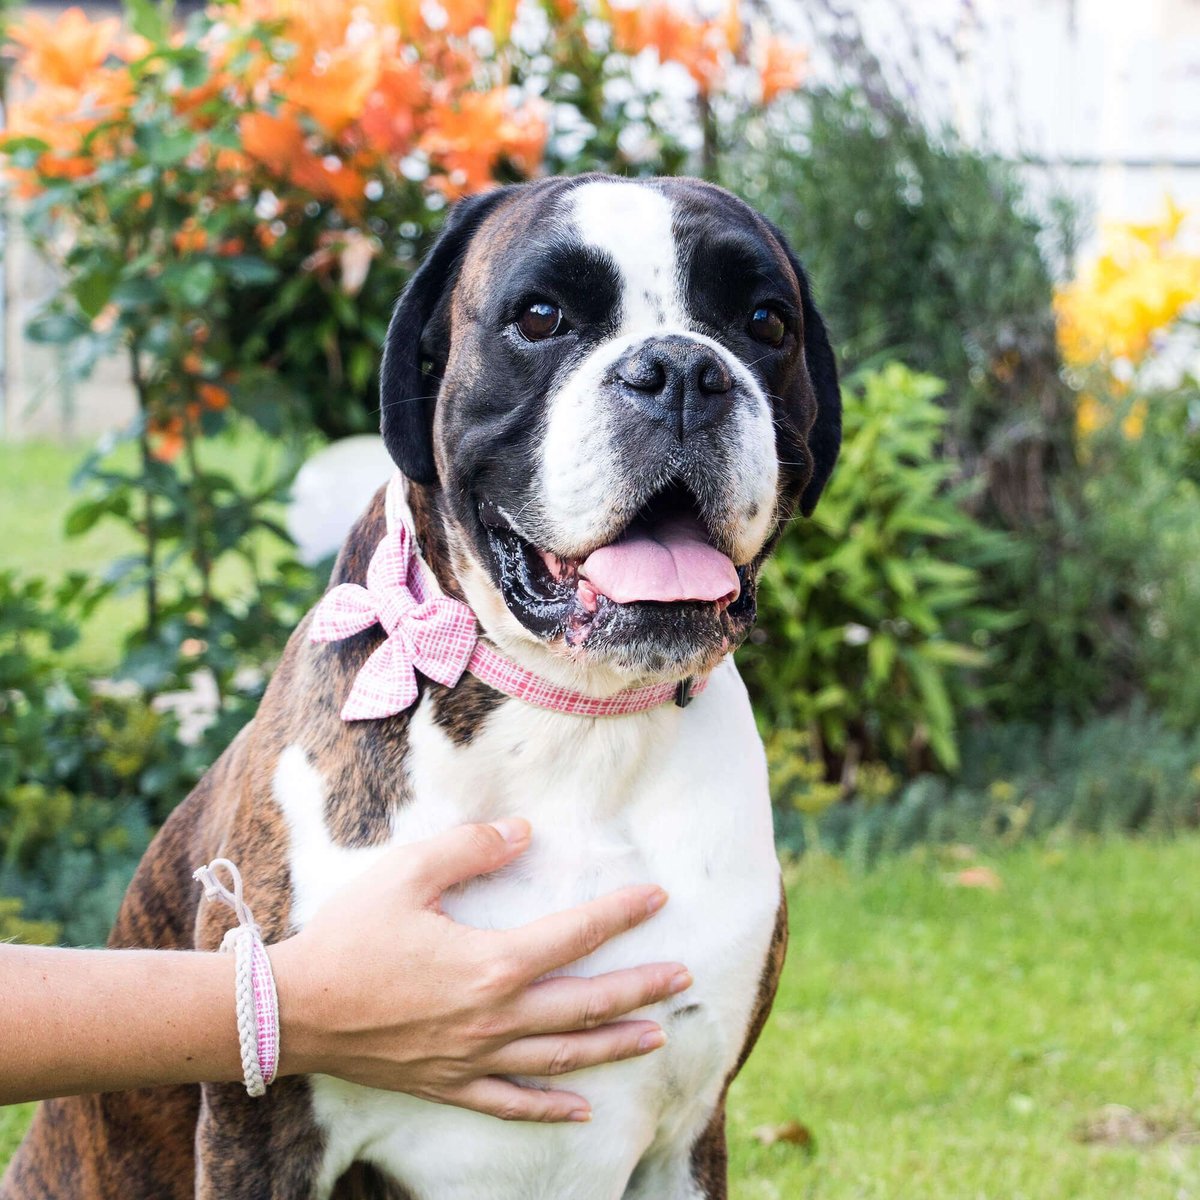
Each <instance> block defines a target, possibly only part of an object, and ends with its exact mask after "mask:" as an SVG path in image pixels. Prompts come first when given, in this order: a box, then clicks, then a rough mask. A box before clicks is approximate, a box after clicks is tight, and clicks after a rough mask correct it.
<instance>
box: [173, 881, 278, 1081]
mask: <svg viewBox="0 0 1200 1200" xmlns="http://www.w3.org/2000/svg"><path fill="white" fill-rule="evenodd" d="M218 867H224V868H225V869H226V870H227V871H228V872H229V877H230V879H231V880H232V881H233V890H232V891H230V890H229V888H227V887H226V886H225V885H224V884H223V883H222V882H221V881H220V880H219V879H218V878H217V875H216V871H217V868H218ZM192 878H193V879H195V880H196V881H197V882H198V883H200V884H202V885H203V887H204V898H205V899H206V900H220V901H221V902H222V903H223V904H227V905H228V906H229V907H230V908H232V909H233V911H234V912H235V913H237V919H238V923H237V924H236V925H235V926H234V927H233V928H232V929H230V930H229V932H228V933H226V934H225V937H224V938H223V939H222V941H221V949H222V950H230V949H232V950H233V951H234V953H235V954H236V956H237V963H236V968H235V970H236V975H235V979H236V983H235V989H236V991H235V995H236V1000H237V1027H238V1044H239V1045H240V1047H241V1052H242V1071H243V1073H244V1077H245V1082H246V1091H247V1092H249V1093H250V1095H251V1096H261V1095H263V1094H264V1093H265V1092H266V1090H267V1085H268V1084H269V1083H271V1082H272V1081H273V1080H274V1079H275V1071H276V1069H277V1068H278V1066H279V997H278V995H277V993H276V991H275V976H274V975H273V974H272V973H271V960H270V959H269V958H268V957H267V948H266V946H264V945H263V940H262V931H261V930H260V929H259V928H258V925H257V924H255V921H254V916H253V914H252V913H251V912H250V909H249V908H248V907H247V905H246V902H245V900H243V899H242V876H241V874H240V873H239V871H238V869H237V867H235V866H234V865H233V863H231V862H230V861H229V859H227V858H214V859H213V860H212V862H210V863H209V864H208V865H207V866H204V867H201V868H200V869H199V870H197V871H195V872H194V873H193V876H192Z"/></svg>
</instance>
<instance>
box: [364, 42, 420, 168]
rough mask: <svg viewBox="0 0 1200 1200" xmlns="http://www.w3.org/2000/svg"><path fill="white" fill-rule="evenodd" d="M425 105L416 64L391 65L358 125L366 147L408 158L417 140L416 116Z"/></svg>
mask: <svg viewBox="0 0 1200 1200" xmlns="http://www.w3.org/2000/svg"><path fill="white" fill-rule="evenodd" d="M426 101H427V97H426V91H425V82H424V80H423V79H422V77H421V68H420V67H419V66H418V65H417V64H416V63H406V62H392V63H388V64H387V66H385V67H384V68H383V70H382V72H381V73H380V76H379V82H378V85H377V86H376V88H375V90H374V91H373V92H372V93H371V94H370V96H368V97H367V102H366V106H365V108H364V110H363V115H362V120H361V121H360V122H359V127H360V128H361V130H362V133H363V136H364V137H365V138H366V140H367V145H368V146H370V147H371V149H372V150H374V151H375V152H376V153H378V154H381V155H383V156H385V157H399V156H401V155H404V154H407V153H408V151H409V150H411V149H412V146H413V143H414V141H415V140H416V136H417V113H418V111H419V110H420V109H421V108H423V107H424V106H425V104H426Z"/></svg>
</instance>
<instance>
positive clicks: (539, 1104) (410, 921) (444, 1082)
mask: <svg viewBox="0 0 1200 1200" xmlns="http://www.w3.org/2000/svg"><path fill="white" fill-rule="evenodd" d="M529 842H530V827H529V824H528V822H526V821H522V820H517V819H506V820H503V821H498V822H496V823H495V824H494V825H463V826H460V827H459V828H457V829H452V830H449V831H448V832H446V833H444V834H441V835H440V836H438V837H435V838H431V839H429V840H428V841H424V842H417V843H414V844H412V845H407V846H401V847H397V848H396V849H395V850H393V851H391V852H389V853H388V855H387V856H386V857H385V858H384V859H383V860H382V861H381V862H379V863H377V864H376V865H375V866H374V867H373V868H372V869H371V870H370V871H368V872H367V873H366V874H365V875H364V876H363V877H362V878H361V879H359V880H357V881H356V882H355V883H354V884H353V885H351V886H350V887H348V888H347V889H346V890H345V891H343V892H341V893H339V894H338V895H337V896H336V897H335V898H334V899H333V900H331V901H330V902H329V903H328V904H327V905H326V906H325V907H324V908H322V909H321V910H320V911H319V912H318V913H317V914H316V916H315V917H314V918H313V919H312V921H310V922H309V924H308V925H306V926H305V928H304V929H303V930H302V931H301V932H300V933H298V934H296V935H295V936H294V937H292V938H289V939H288V940H287V941H285V942H281V943H279V944H278V945H275V946H272V947H271V949H270V956H271V961H272V965H273V969H274V972H275V977H276V983H277V987H278V990H279V1012H280V1025H281V1034H282V1036H281V1039H280V1052H281V1059H280V1074H313V1073H319V1074H328V1075H336V1076H338V1077H340V1078H342V1079H347V1080H349V1081H351V1082H353V1083H360V1084H364V1085H366V1086H368V1087H375V1088H385V1089H388V1090H391V1091H401V1092H407V1093H409V1094H410V1095H413V1096H419V1097H421V1098H422V1099H425V1100H433V1101H436V1102H438V1103H443V1104H455V1105H458V1106H460V1107H462V1108H469V1109H475V1110H476V1111H478V1112H483V1113H490V1114H491V1115H493V1116H497V1117H502V1118H504V1119H505V1120H521V1121H567V1120H576V1121H586V1120H588V1118H589V1117H590V1115H591V1112H590V1109H589V1107H588V1104H587V1101H586V1100H584V1099H583V1097H581V1096H579V1095H576V1094H575V1093H572V1092H565V1091H557V1090H542V1089H540V1088H526V1087H521V1086H519V1085H517V1084H515V1083H513V1082H511V1081H510V1080H508V1079H505V1078H503V1076H507V1075H534V1076H549V1075H560V1074H563V1073H565V1072H568V1071H575V1070H578V1069H579V1068H581V1067H590V1066H596V1065H598V1064H600V1063H605V1062H615V1061H617V1060H619V1059H625V1058H633V1057H636V1056H637V1055H640V1054H646V1053H649V1052H650V1051H652V1050H655V1049H657V1048H658V1047H659V1046H661V1045H662V1044H663V1043H664V1041H665V1040H666V1039H665V1036H664V1034H663V1032H662V1029H661V1028H660V1027H659V1026H658V1025H657V1024H655V1023H654V1022H653V1021H646V1020H632V1021H619V1020H617V1018H619V1017H622V1016H624V1015H625V1014H626V1013H629V1012H632V1011H633V1010H635V1009H638V1008H641V1007H642V1006H643V1005H647V1004H652V1003H654V1002H655V1001H658V1000H663V999H665V998H666V997H668V996H671V995H674V994H676V993H678V992H681V991H683V990H684V989H685V988H688V987H690V986H691V982H692V980H691V976H690V975H689V974H688V972H687V970H686V968H685V967H683V966H682V965H681V964H679V963H657V964H653V965H647V966H639V967H633V968H630V969H628V970H622V971H613V972H610V973H609V974H607V975H599V976H596V977H594V978H591V979H582V978H576V977H572V976H557V977H555V978H553V979H545V980H542V979H541V977H542V976H543V975H545V974H547V973H548V972H550V971H554V970H557V969H559V968H562V967H565V966H566V965H568V964H569V963H572V962H575V961H577V960H578V959H581V958H584V957H586V956H587V955H588V954H591V953H592V952H593V951H594V950H596V949H597V948H598V947H600V946H602V945H603V944H604V943H605V942H607V941H609V940H610V939H611V938H613V937H615V936H617V935H618V934H620V933H623V932H625V931H627V930H629V929H632V928H634V927H635V926H637V925H639V924H641V923H642V922H643V921H645V920H646V919H647V918H649V917H650V916H652V915H653V914H654V913H655V912H657V911H658V910H659V909H660V908H661V907H662V906H663V904H665V903H666V899H667V896H666V893H665V892H664V891H663V890H662V889H661V888H658V887H654V886H639V887H629V888H623V889H622V890H620V891H617V892H613V893H611V894H610V895H608V896H603V897H601V898H599V899H597V900H593V901H591V902H589V903H587V904H581V905H579V906H578V907H577V908H573V909H570V910H568V911H566V912H562V913H556V914H554V915H552V916H548V917H544V918H542V919H541V920H538V921H534V922H532V923H531V924H529V925H526V926H523V927H521V928H518V929H512V930H483V929H474V928H471V927H470V926H466V925H460V924H458V923H457V922H455V921H453V920H451V918H450V917H448V916H446V915H445V913H443V912H442V910H441V904H440V901H441V896H442V893H443V892H444V891H446V889H447V888H450V887H452V886H453V885H455V884H457V883H462V882H463V881H465V880H467V879H472V878H474V877H476V876H479V875H485V874H487V873H489V872H491V871H495V870H498V869H499V868H500V867H502V866H504V865H505V864H506V863H509V862H511V861H512V860H513V859H515V858H516V857H517V856H518V855H520V854H521V853H522V852H523V851H524V850H525V849H526V848H527V847H528V846H529ZM538 980H541V981H540V982H538Z"/></svg>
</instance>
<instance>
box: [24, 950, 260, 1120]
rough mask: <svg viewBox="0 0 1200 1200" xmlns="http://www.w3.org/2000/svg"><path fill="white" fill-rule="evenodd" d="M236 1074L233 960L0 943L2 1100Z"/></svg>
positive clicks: (238, 1069)
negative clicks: (56, 948) (55, 948)
mask: <svg viewBox="0 0 1200 1200" xmlns="http://www.w3.org/2000/svg"><path fill="white" fill-rule="evenodd" d="M241 1077H242V1067H241V1061H240V1057H239V1052H238V1036H237V1021H236V1016H235V1011H234V960H233V955H231V954H205V953H199V952H187V951H171V950H52V949H43V948H41V947H36V946H9V945H0V1104H13V1103H17V1102H19V1101H23V1100H39V1099H43V1098H45V1097H49V1096H70V1095H77V1094H80V1093H85V1092H107V1091H122V1090H125V1089H128V1088H135V1087H148V1086H152V1085H157V1084H172V1083H196V1082H200V1081H222V1080H239V1079H241Z"/></svg>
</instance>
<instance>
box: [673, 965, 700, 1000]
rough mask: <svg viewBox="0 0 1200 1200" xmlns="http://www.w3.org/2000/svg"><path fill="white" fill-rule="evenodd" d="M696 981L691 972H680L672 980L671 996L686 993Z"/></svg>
mask: <svg viewBox="0 0 1200 1200" xmlns="http://www.w3.org/2000/svg"><path fill="white" fill-rule="evenodd" d="M695 982H696V981H695V980H694V979H693V978H692V973H691V971H680V972H679V974H678V975H676V976H675V977H674V978H673V979H672V980H671V995H672V996H674V995H677V994H678V993H679V992H686V991H687V990H688V988H690V987H691V986H692V984H693V983H695Z"/></svg>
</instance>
